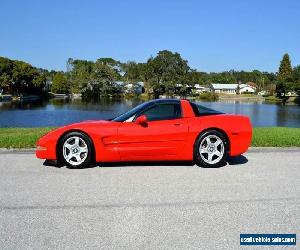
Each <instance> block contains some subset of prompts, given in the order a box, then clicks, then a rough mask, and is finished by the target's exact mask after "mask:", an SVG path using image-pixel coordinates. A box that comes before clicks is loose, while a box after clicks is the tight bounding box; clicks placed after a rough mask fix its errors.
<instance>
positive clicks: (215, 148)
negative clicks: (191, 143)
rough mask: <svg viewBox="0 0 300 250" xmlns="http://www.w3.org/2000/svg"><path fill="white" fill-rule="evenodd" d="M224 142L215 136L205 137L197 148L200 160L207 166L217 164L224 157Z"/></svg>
mask: <svg viewBox="0 0 300 250" xmlns="http://www.w3.org/2000/svg"><path fill="white" fill-rule="evenodd" d="M224 149H225V147H224V142H223V141H222V140H221V139H220V137H218V136H216V135H207V136H206V137H204V138H203V140H202V141H201V143H200V146H199V153H200V157H201V159H202V160H203V161H204V162H206V163H208V164H216V163H218V162H219V161H220V160H221V159H222V158H223V155H224Z"/></svg>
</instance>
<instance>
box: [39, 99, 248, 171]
mask: <svg viewBox="0 0 300 250" xmlns="http://www.w3.org/2000/svg"><path fill="white" fill-rule="evenodd" d="M251 137H252V127H251V123H250V120H249V118H248V117H247V116H242V115H233V114H224V113H221V112H218V111H215V110H212V109H209V108H206V107H204V106H201V105H198V104H196V103H194V102H190V101H188V100H174V99H158V100H152V101H149V102H145V103H143V104H140V105H139V106H137V107H135V108H133V109H132V110H129V111H128V112H126V113H124V114H122V115H120V116H118V117H116V118H114V119H111V120H99V121H83V122H79V123H75V124H71V125H68V126H64V127H61V128H58V129H55V130H53V131H51V132H49V133H48V134H46V135H44V136H43V137H41V138H40V139H39V140H38V142H37V149H36V156H37V157H38V158H41V159H48V160H57V162H58V164H60V165H66V166H67V167H70V168H84V167H87V166H88V165H90V164H92V163H93V162H119V161H126V162H128V161H176V160H177V161H185V160H186V161H195V163H196V164H197V165H199V166H203V167H219V166H221V165H222V164H224V162H225V158H226V156H227V155H230V156H236V155H240V154H242V153H244V152H245V151H247V149H248V147H249V145H250V142H251Z"/></svg>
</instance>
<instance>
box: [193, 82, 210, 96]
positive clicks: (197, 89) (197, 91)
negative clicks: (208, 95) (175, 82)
mask: <svg viewBox="0 0 300 250" xmlns="http://www.w3.org/2000/svg"><path fill="white" fill-rule="evenodd" d="M209 91H210V89H209V88H207V87H204V86H201V85H200V84H198V83H197V84H195V85H194V89H193V92H194V93H195V94H201V93H204V92H209Z"/></svg>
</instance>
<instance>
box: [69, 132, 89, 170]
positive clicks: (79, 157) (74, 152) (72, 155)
mask: <svg viewBox="0 0 300 250" xmlns="http://www.w3.org/2000/svg"><path fill="white" fill-rule="evenodd" d="M88 152H89V150H88V147H87V144H86V142H85V141H84V140H83V139H82V138H81V137H79V136H72V137H70V138H68V139H67V140H66V141H65V142H64V145H63V156H64V159H65V160H66V161H67V162H68V163H70V164H72V165H74V166H78V165H80V164H81V163H83V162H84V161H85V159H86V158H87V155H88Z"/></svg>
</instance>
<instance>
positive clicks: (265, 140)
mask: <svg viewBox="0 0 300 250" xmlns="http://www.w3.org/2000/svg"><path fill="white" fill-rule="evenodd" d="M251 146H252V147H300V128H286V127H266V128H254V129H253V137H252V144H251Z"/></svg>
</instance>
